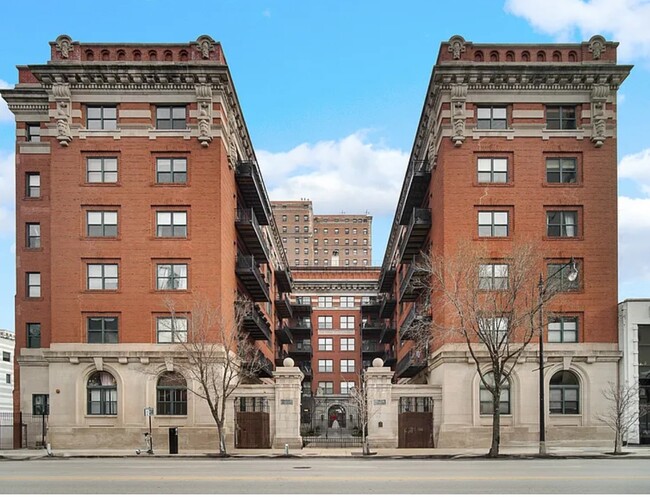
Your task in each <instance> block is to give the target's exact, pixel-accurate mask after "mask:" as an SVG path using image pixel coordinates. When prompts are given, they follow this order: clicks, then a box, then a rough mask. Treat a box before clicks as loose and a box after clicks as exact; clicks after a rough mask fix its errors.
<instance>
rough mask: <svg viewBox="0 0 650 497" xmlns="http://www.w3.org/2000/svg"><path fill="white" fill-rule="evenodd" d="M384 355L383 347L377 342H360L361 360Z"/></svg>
mask: <svg viewBox="0 0 650 497" xmlns="http://www.w3.org/2000/svg"><path fill="white" fill-rule="evenodd" d="M383 355H384V345H383V344H382V343H379V341H377V340H362V341H361V356H362V358H363V359H368V360H371V359H374V358H375V357H381V356H383Z"/></svg>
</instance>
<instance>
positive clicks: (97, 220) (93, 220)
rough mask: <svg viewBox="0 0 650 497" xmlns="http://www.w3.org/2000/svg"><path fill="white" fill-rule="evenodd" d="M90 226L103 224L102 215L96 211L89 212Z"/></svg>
mask: <svg viewBox="0 0 650 497" xmlns="http://www.w3.org/2000/svg"><path fill="white" fill-rule="evenodd" d="M88 224H102V213H101V212H96V211H89V212H88Z"/></svg>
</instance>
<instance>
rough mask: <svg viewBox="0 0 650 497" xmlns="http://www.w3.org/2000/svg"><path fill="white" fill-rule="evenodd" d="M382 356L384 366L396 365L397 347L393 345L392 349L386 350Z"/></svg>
mask: <svg viewBox="0 0 650 497" xmlns="http://www.w3.org/2000/svg"><path fill="white" fill-rule="evenodd" d="M381 358H382V359H383V360H384V366H386V367H392V366H394V365H395V362H396V361H397V357H396V356H395V349H394V348H393V347H391V348H390V349H388V350H386V351H384V355H382V356H381Z"/></svg>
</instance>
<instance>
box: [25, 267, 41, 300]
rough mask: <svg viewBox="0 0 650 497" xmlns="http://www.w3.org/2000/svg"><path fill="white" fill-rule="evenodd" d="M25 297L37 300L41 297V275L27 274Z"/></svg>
mask: <svg viewBox="0 0 650 497" xmlns="http://www.w3.org/2000/svg"><path fill="white" fill-rule="evenodd" d="M26 279H27V297H28V298H30V299H37V298H40V297H41V273H27V278H26Z"/></svg>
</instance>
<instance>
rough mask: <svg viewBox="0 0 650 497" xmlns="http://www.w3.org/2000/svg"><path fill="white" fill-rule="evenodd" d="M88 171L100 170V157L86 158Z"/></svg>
mask: <svg viewBox="0 0 650 497" xmlns="http://www.w3.org/2000/svg"><path fill="white" fill-rule="evenodd" d="M87 164H88V171H101V169H102V160H101V159H88V162H87Z"/></svg>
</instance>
